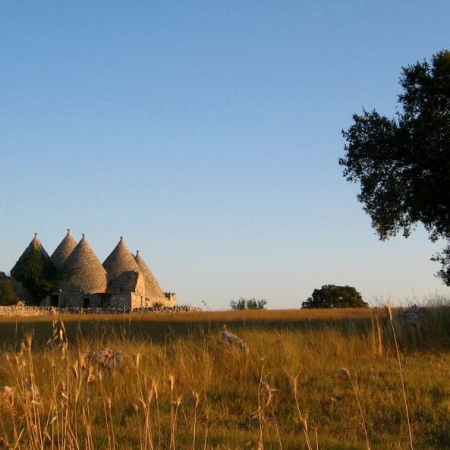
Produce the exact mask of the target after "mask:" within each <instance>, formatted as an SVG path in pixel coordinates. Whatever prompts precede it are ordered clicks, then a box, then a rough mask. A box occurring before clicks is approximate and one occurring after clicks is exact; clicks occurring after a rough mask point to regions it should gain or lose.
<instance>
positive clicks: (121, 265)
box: [103, 237, 139, 281]
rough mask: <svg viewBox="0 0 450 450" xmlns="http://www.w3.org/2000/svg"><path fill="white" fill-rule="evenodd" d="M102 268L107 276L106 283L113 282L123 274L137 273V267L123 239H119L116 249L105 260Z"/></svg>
mask: <svg viewBox="0 0 450 450" xmlns="http://www.w3.org/2000/svg"><path fill="white" fill-rule="evenodd" d="M103 267H104V268H105V270H106V272H107V274H108V281H111V280H114V279H115V278H117V277H118V276H119V275H120V274H121V273H123V272H139V266H138V265H137V263H136V261H135V260H134V257H133V255H132V254H131V252H130V250H129V248H128V247H127V244H125V241H124V239H123V237H121V238H120V241H119V243H118V244H117V245H116V248H115V249H114V250H113V251H112V252H111V254H110V255H109V256H108V257H107V258H106V259H105V261H104V263H103Z"/></svg>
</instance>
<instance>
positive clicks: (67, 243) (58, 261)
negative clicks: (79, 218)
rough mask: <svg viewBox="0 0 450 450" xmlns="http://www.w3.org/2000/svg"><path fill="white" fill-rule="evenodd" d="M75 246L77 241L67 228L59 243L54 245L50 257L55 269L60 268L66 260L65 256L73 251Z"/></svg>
mask: <svg viewBox="0 0 450 450" xmlns="http://www.w3.org/2000/svg"><path fill="white" fill-rule="evenodd" d="M76 246H77V241H76V240H75V238H74V237H73V234H72V232H71V231H70V229H68V230H67V234H66V236H65V237H64V239H63V240H62V241H61V243H60V244H59V245H58V247H56V249H55V251H54V252H53V253H52V256H51V257H50V259H51V260H52V261H53V264H54V265H55V267H56V268H57V269H60V268H61V267H62V266H63V265H64V263H65V262H66V261H67V258H68V257H69V256H70V254H71V253H72V252H73V251H74V249H75V247H76Z"/></svg>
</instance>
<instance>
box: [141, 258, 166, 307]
mask: <svg viewBox="0 0 450 450" xmlns="http://www.w3.org/2000/svg"><path fill="white" fill-rule="evenodd" d="M134 260H135V261H136V263H137V265H138V266H139V269H140V271H141V272H142V274H143V275H144V282H145V296H146V297H147V298H151V299H157V298H160V299H165V296H164V292H163V291H162V289H161V286H160V285H159V283H158V281H157V280H156V278H155V276H154V275H153V273H152V271H151V270H150V268H149V267H148V266H147V264H146V262H145V261H144V259H143V258H142V256H141V255H140V254H139V251H137V252H136V256H135V257H134Z"/></svg>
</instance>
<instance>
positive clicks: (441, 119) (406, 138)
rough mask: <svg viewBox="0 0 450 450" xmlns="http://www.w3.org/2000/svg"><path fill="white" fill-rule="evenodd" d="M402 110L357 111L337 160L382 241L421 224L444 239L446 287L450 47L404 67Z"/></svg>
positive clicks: (448, 279)
mask: <svg viewBox="0 0 450 450" xmlns="http://www.w3.org/2000/svg"><path fill="white" fill-rule="evenodd" d="M400 85H401V87H402V88H403V93H402V94H401V95H399V97H398V102H399V103H400V105H401V111H399V112H398V113H397V116H396V117H395V118H394V119H389V118H387V117H384V116H381V115H380V114H378V112H376V111H372V112H368V111H363V114H362V115H356V114H355V115H354V116H353V119H354V124H353V125H352V126H350V128H349V129H348V130H346V131H343V135H344V138H345V139H346V142H347V143H346V145H345V156H344V157H343V158H341V159H339V164H340V165H341V166H343V167H344V176H345V177H346V178H347V180H348V181H351V182H359V183H360V185H361V191H360V194H359V195H358V200H359V201H360V202H361V203H363V205H364V210H365V211H366V212H367V213H368V214H369V215H370V217H371V219H372V226H373V227H374V228H375V230H376V232H377V234H378V235H379V237H380V239H382V240H386V239H388V238H390V237H392V236H395V235H397V233H399V232H402V233H403V235H404V236H405V237H408V236H409V235H410V233H411V231H412V230H413V229H414V228H415V226H416V225H417V224H418V223H422V224H423V226H424V227H425V229H426V230H427V232H428V233H429V237H430V239H431V240H432V241H433V242H435V241H437V240H438V239H444V240H446V241H447V242H448V245H447V247H446V248H445V249H444V250H443V252H442V253H440V254H438V255H435V256H434V257H433V258H432V259H433V260H435V261H439V262H440V263H441V265H442V269H441V270H440V271H439V273H438V276H440V277H441V278H442V279H443V281H444V283H446V284H447V285H450V51H447V50H444V51H441V52H439V53H437V54H436V55H434V56H433V58H432V60H431V62H427V61H424V62H417V63H416V64H414V65H412V66H408V67H404V68H403V72H402V75H401V77H400Z"/></svg>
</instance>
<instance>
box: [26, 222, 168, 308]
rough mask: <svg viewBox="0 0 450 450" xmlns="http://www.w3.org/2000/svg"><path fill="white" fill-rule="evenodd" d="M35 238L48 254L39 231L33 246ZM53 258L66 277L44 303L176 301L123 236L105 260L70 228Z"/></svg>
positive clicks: (121, 304)
mask: <svg viewBox="0 0 450 450" xmlns="http://www.w3.org/2000/svg"><path fill="white" fill-rule="evenodd" d="M35 241H38V242H39V245H40V247H41V248H42V251H43V252H45V254H47V252H46V251H45V249H44V248H43V246H42V244H41V243H40V241H39V239H38V237H37V235H35V237H34V239H33V241H32V242H31V244H30V246H34V245H35ZM30 246H29V247H30ZM29 247H27V249H28V248H29ZM25 251H27V250H25ZM24 253H25V252H24ZM50 260H51V261H52V262H53V264H54V265H55V267H56V269H58V270H59V271H61V273H63V274H65V277H64V281H62V282H61V284H60V286H59V289H58V290H55V291H54V292H52V293H51V294H50V295H49V296H48V297H47V298H46V299H45V300H44V302H43V304H46V305H51V306H57V307H61V308H64V307H78V308H87V307H92V308H99V307H100V308H101V307H105V308H106V307H108V308H124V309H136V308H147V307H153V306H176V304H177V300H176V295H175V294H173V293H170V292H163V290H162V289H161V287H160V285H159V283H158V281H157V280H156V278H155V277H154V275H153V273H152V272H151V270H150V268H149V267H148V266H147V264H146V263H145V261H144V260H143V258H142V256H141V255H140V253H139V252H137V253H136V255H133V254H132V253H131V251H130V250H129V248H128V247H127V245H126V243H125V241H124V239H123V238H122V237H121V238H120V241H119V243H118V244H117V246H116V247H115V248H114V250H113V251H112V252H111V254H110V255H109V256H108V257H107V258H106V259H105V261H104V262H103V264H102V263H101V262H100V260H99V259H98V257H97V255H96V254H95V252H94V251H93V250H92V247H91V246H90V244H89V242H88V240H87V239H86V236H85V235H84V234H83V235H82V238H81V240H80V241H79V242H78V243H77V242H76V240H75V238H74V236H73V235H72V233H71V231H70V230H67V234H66V236H65V237H64V239H63V240H62V241H61V243H60V244H59V245H58V247H57V248H56V249H55V251H54V252H53V254H52V255H51V256H50Z"/></svg>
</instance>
